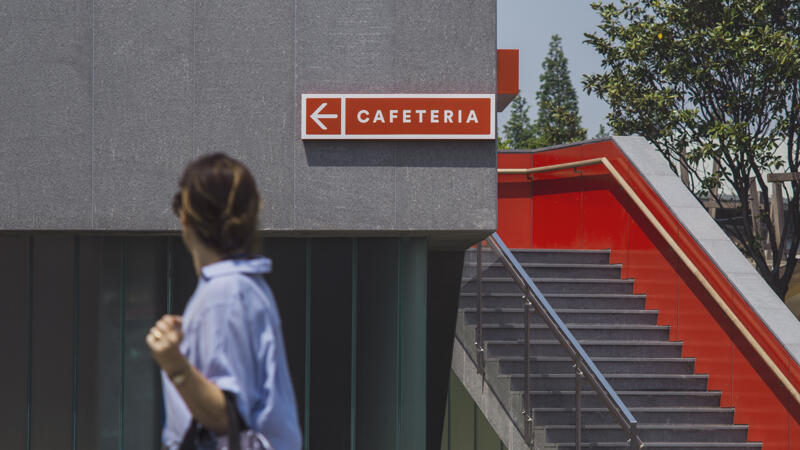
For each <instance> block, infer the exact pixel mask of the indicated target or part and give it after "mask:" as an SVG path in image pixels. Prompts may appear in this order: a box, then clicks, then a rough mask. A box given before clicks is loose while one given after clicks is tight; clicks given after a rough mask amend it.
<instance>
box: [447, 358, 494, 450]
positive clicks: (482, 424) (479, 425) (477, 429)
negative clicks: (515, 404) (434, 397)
mask: <svg viewBox="0 0 800 450" xmlns="http://www.w3.org/2000/svg"><path fill="white" fill-rule="evenodd" d="M441 450H506V447H505V446H504V445H503V442H502V441H501V440H500V438H499V437H498V436H497V433H495V432H494V430H493V429H492V427H491V425H489V422H488V421H487V420H486V416H484V415H483V413H482V412H481V411H480V409H478V405H476V404H475V402H474V401H473V400H472V397H471V396H470V395H469V392H467V389H466V388H465V387H464V385H463V384H461V381H459V379H458V378H457V377H456V376H455V374H453V373H452V372H451V373H450V389H449V393H448V396H447V412H446V413H445V423H444V431H443V433H442V448H441Z"/></svg>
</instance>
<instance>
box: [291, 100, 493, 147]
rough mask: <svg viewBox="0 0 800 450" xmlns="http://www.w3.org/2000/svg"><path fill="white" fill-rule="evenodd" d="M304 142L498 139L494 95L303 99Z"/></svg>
mask: <svg viewBox="0 0 800 450" xmlns="http://www.w3.org/2000/svg"><path fill="white" fill-rule="evenodd" d="M302 109H303V111H302V114H303V115H302V138H303V139H494V137H495V134H494V133H495V110H494V94H303V96H302Z"/></svg>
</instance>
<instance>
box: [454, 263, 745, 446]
mask: <svg viewBox="0 0 800 450" xmlns="http://www.w3.org/2000/svg"><path fill="white" fill-rule="evenodd" d="M513 253H514V255H515V256H516V258H517V259H518V260H519V262H520V263H521V264H522V266H523V267H524V268H525V270H526V271H527V273H528V275H529V276H530V277H531V279H532V280H533V282H534V283H535V284H536V285H537V286H538V287H539V289H540V290H541V291H542V293H543V294H544V295H545V297H546V298H547V300H548V301H549V302H550V304H551V305H552V306H553V308H554V309H555V310H556V312H557V313H558V315H559V316H560V317H561V319H562V320H563V321H564V323H566V325H567V326H568V328H569V329H570V331H571V332H572V333H573V335H574V336H575V337H576V338H577V339H578V341H579V342H580V343H581V345H582V346H583V348H584V349H585V350H586V352H587V353H588V354H589V356H590V357H591V358H592V360H593V361H594V362H595V364H596V365H597V367H598V368H599V370H600V371H601V372H602V373H603V375H604V376H605V377H606V379H607V380H608V381H609V383H610V384H611V386H612V387H613V388H614V390H615V391H616V392H617V394H618V395H619V396H620V398H621V399H622V401H623V402H624V403H625V405H627V407H628V408H629V409H630V411H631V413H632V414H633V415H634V417H635V418H636V419H637V420H638V421H639V432H640V436H641V438H642V440H643V441H644V442H645V444H646V448H653V449H662V450H663V449H698V450H705V449H715V450H721V449H756V448H761V444H760V443H753V442H747V428H748V427H747V425H734V424H733V413H734V410H733V408H722V407H720V393H719V392H714V391H708V390H707V381H708V377H707V375H703V374H696V373H694V359H693V358H683V357H681V350H682V346H683V344H682V343H681V342H671V341H670V340H669V327H667V326H659V325H657V318H658V311H653V310H646V309H644V305H645V295H641V294H633V280H622V279H620V270H621V266H620V265H615V264H609V252H608V251H596V250H585V251H584V250H581V251H574V250H515V251H513ZM481 255H482V267H483V271H482V286H483V288H482V293H483V296H482V298H483V300H482V310H483V313H482V323H483V327H482V329H483V341H484V346H485V349H486V359H487V363H486V373H485V380H486V383H488V384H489V385H491V387H492V389H493V390H494V392H495V393H496V395H497V396H498V399H499V400H500V401H501V403H503V404H504V406H505V407H506V410H507V411H508V412H509V414H511V415H512V416H513V417H515V419H514V420H515V422H516V423H517V427H518V429H520V430H522V429H523V426H522V424H523V422H522V418H521V417H520V414H519V412H520V411H521V410H522V400H521V399H522V395H523V393H524V378H525V375H524V373H525V372H524V369H525V367H524V364H525V362H524V359H523V358H524V357H523V354H524V345H526V343H525V337H524V319H523V315H522V312H523V306H522V301H521V292H520V290H519V288H518V287H517V285H516V284H515V283H514V282H513V281H512V279H511V278H510V276H509V275H508V273H507V272H506V270H505V268H504V267H503V266H502V264H501V263H500V262H499V261H498V260H497V258H496V257H495V256H494V253H492V252H491V251H490V250H489V249H484V250H483V253H482V254H481ZM476 267H477V265H476V250H475V249H470V250H468V251H467V255H466V257H465V264H464V272H463V281H462V289H461V301H460V305H459V320H458V329H457V336H458V338H459V339H460V340H461V342H462V343H463V345H464V346H465V348H466V347H469V351H470V353H471V355H472V356H473V360H474V361H475V360H477V358H476V353H475V350H474V345H473V343H474V339H475V328H476V324H477V315H476V297H477V296H476V291H477V281H476ZM530 334H531V342H530V343H528V345H530V353H531V355H532V356H531V360H532V361H531V366H530V374H531V375H530V380H529V383H530V390H531V396H530V401H531V403H530V404H531V408H532V413H533V424H534V430H535V446H536V448H537V449H545V448H549V449H572V448H575V425H574V424H575V369H574V368H573V365H572V361H571V360H570V358H569V357H568V356H567V353H566V351H565V350H564V349H563V348H562V347H561V346H560V345H559V343H558V342H557V341H556V339H555V337H554V335H553V334H552V332H551V331H550V330H549V329H548V328H547V326H546V325H545V324H544V323H543V322H542V320H541V318H540V317H538V316H537V315H536V314H535V313H532V314H531V333H530ZM582 386H583V387H582V392H583V395H582V397H581V398H582V411H583V414H582V422H583V428H582V430H583V431H582V441H583V442H585V444H582V447H584V448H603V449H612V448H620V449H622V448H627V447H626V439H627V438H626V436H625V434H624V433H623V431H622V429H621V428H620V426H619V425H618V424H617V423H616V422H615V421H614V419H613V418H612V416H611V414H610V413H609V412H608V410H607V409H606V408H605V406H604V405H603V404H602V401H601V400H600V399H599V398H598V396H597V395H596V394H595V392H594V390H593V389H592V387H591V386H590V385H589V384H588V383H586V382H584V383H583V385H582Z"/></svg>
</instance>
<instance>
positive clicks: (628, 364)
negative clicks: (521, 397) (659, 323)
mask: <svg viewBox="0 0 800 450" xmlns="http://www.w3.org/2000/svg"><path fill="white" fill-rule="evenodd" d="M592 361H594V363H595V365H596V366H597V368H598V369H600V371H601V372H602V373H603V374H604V375H608V374H614V373H642V374H665V375H667V374H674V375H689V374H692V373H694V358H592ZM489 362H491V363H493V364H497V365H498V368H499V372H500V373H502V374H522V373H524V371H525V362H524V358H523V357H521V356H518V357H504V358H501V359H494V358H490V359H489ZM573 364H574V363H573V362H572V359H571V358H569V357H540V358H534V359H533V360H532V361H530V370H531V372H532V373H553V374H555V373H570V374H571V373H574V372H575V369H574V368H573Z"/></svg>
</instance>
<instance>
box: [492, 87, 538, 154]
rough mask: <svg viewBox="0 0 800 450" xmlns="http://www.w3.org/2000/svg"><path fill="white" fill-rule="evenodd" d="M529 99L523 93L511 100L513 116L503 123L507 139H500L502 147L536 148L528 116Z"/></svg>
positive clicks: (499, 145)
mask: <svg viewBox="0 0 800 450" xmlns="http://www.w3.org/2000/svg"><path fill="white" fill-rule="evenodd" d="M528 109H530V106H528V101H527V100H525V97H523V96H522V93H520V94H518V95H517V96H516V97H514V100H513V101H512V102H511V117H509V119H508V122H506V123H505V125H503V135H504V136H505V139H502V140H500V143H499V144H498V148H500V149H520V148H535V147H533V146H532V145H531V144H532V142H531V141H532V137H533V130H532V127H531V119H530V118H529V117H528Z"/></svg>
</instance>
